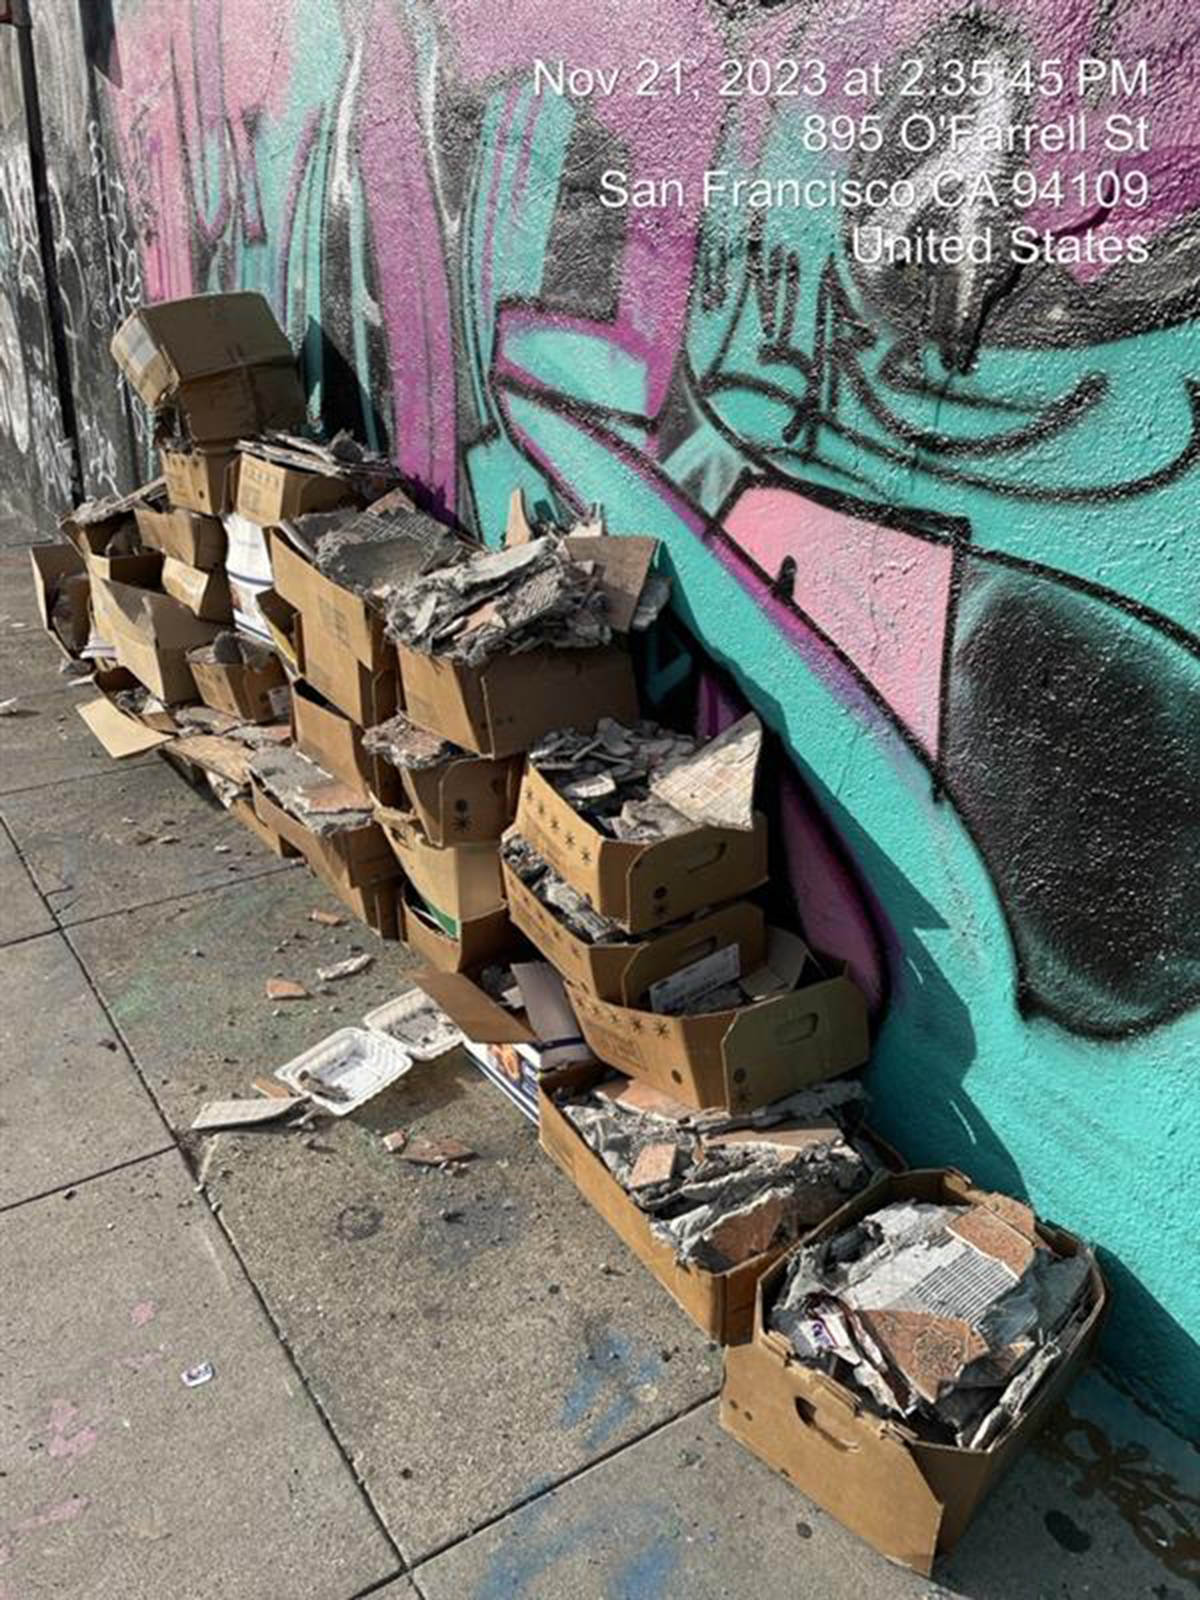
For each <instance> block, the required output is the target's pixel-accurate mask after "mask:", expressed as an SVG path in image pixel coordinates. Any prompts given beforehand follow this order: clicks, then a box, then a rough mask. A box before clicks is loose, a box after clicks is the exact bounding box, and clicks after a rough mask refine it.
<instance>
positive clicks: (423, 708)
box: [397, 645, 639, 759]
mask: <svg viewBox="0 0 1200 1600" xmlns="http://www.w3.org/2000/svg"><path fill="white" fill-rule="evenodd" d="M397 653H398V655H399V660H400V678H401V682H402V684H403V688H404V706H405V711H406V714H407V715H408V716H409V717H410V718H411V719H412V721H413V722H415V723H416V724H417V726H418V727H421V728H425V729H426V730H428V731H429V732H430V733H439V734H441V736H442V737H443V738H444V739H449V740H451V741H452V742H453V743H454V744H457V745H461V746H462V748H463V749H464V750H470V751H473V752H474V753H475V754H476V755H480V756H490V757H492V758H493V759H500V758H502V757H504V756H515V755H520V754H522V753H523V752H524V751H526V750H528V749H529V748H530V746H531V745H534V744H536V743H537V741H538V740H539V739H540V738H541V737H542V735H543V734H546V733H549V732H550V731H551V730H552V729H555V728H561V727H563V726H570V727H573V728H579V729H581V730H585V731H587V730H591V729H593V728H594V727H595V726H596V724H597V722H598V721H599V720H600V718H601V717H615V718H616V719H617V721H619V722H636V721H637V718H638V715H639V712H638V702H637V684H636V682H635V681H634V676H633V665H632V662H631V660H630V657H629V654H628V652H627V651H626V649H625V648H624V646H623V645H609V646H606V647H604V648H603V649H599V650H530V651H527V652H526V653H525V654H524V655H518V656H497V657H496V658H495V660H493V661H490V662H488V663H487V665H486V666H483V667H469V666H467V665H465V664H464V663H463V662H460V661H452V660H450V659H448V658H446V657H438V656H427V655H422V654H421V653H420V652H418V651H416V650H411V649H409V648H408V647H407V646H406V645H401V646H400V647H399V649H398V652H397ZM564 716H566V717H569V718H570V719H571V720H570V722H569V724H564V721H563V718H564Z"/></svg>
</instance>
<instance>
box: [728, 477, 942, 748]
mask: <svg viewBox="0 0 1200 1600" xmlns="http://www.w3.org/2000/svg"><path fill="white" fill-rule="evenodd" d="M724 525H725V530H726V532H727V533H728V535H729V537H730V538H731V539H732V540H733V542H734V544H735V545H737V546H738V548H739V549H741V550H742V551H744V552H745V554H746V555H747V556H749V557H750V559H751V560H752V561H753V562H754V564H755V565H756V566H757V567H759V568H760V569H761V570H762V572H764V573H765V574H766V579H767V582H768V583H770V582H772V581H773V580H774V579H775V577H776V576H777V574H778V572H779V569H780V567H781V565H782V564H783V561H784V559H785V557H787V556H791V558H792V559H793V561H795V563H796V583H795V589H794V594H793V598H794V603H795V605H796V607H797V609H798V610H799V611H801V612H802V613H803V615H804V617H805V618H806V619H807V621H808V622H809V623H810V624H811V625H812V626H813V627H814V628H816V629H817V630H818V631H819V632H820V633H821V634H823V635H824V637H825V638H826V639H827V640H828V641H829V643H830V644H832V645H833V646H834V648H835V649H836V650H838V651H839V652H840V653H841V655H842V656H844V657H845V659H846V660H847V661H848V662H849V663H850V664H851V666H853V667H854V668H855V670H856V671H857V672H858V673H859V674H860V676H861V677H862V678H863V680H864V681H865V682H866V683H868V684H870V685H871V687H872V688H873V689H874V690H875V691H876V693H877V694H878V695H879V696H880V698H881V699H882V700H883V701H884V702H885V703H886V704H887V705H888V706H889V708H890V709H891V711H892V713H893V715H894V716H895V717H896V718H897V720H898V721H899V722H900V723H901V724H902V725H903V726H904V727H905V728H907V729H908V731H909V732H910V733H911V734H912V736H913V737H914V738H915V739H916V740H917V741H918V742H919V743H920V744H921V745H922V746H923V748H924V749H925V750H926V752H927V753H928V755H929V756H930V758H931V759H933V760H936V759H937V755H938V729H939V720H940V703H941V675H942V653H943V649H944V647H945V642H946V628H947V625H948V619H949V607H950V576H951V569H952V565H953V559H954V554H953V550H952V548H951V546H950V545H949V544H941V543H935V542H932V541H930V540H928V539H924V538H920V537H918V536H917V535H915V534H910V533H904V532H902V531H900V530H898V529H896V528H885V527H883V526H881V525H880V524H879V523H875V522H868V521H865V520H863V519H860V518H857V517H852V516H849V515H847V514H846V513H844V512H841V511H836V510H833V509H831V508H830V507H827V506H822V505H818V504H816V503H815V502H814V501H812V500H808V499H806V498H805V497H804V496H803V495H798V494H794V493H793V492H792V491H791V490H788V489H776V488H759V489H749V490H747V492H746V493H745V494H743V495H742V496H741V497H740V499H739V500H738V501H737V503H736V505H734V507H733V509H732V510H731V511H730V512H729V514H728V515H727V516H726V518H725V524H724Z"/></svg>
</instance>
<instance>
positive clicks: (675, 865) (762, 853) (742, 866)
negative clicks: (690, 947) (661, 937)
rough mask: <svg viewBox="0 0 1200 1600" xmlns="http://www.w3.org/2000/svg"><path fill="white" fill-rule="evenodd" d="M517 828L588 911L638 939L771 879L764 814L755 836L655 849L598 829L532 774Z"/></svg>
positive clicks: (723, 835)
mask: <svg viewBox="0 0 1200 1600" xmlns="http://www.w3.org/2000/svg"><path fill="white" fill-rule="evenodd" d="M516 826H517V832H518V833H520V834H521V835H522V836H523V837H524V838H525V839H527V840H528V841H529V843H530V844H531V845H532V846H533V848H534V849H535V850H536V851H537V852H538V854H539V855H540V856H543V857H544V858H545V859H546V860H547V861H548V862H549V863H550V865H551V866H552V867H553V868H554V870H555V872H557V873H558V874H559V876H560V877H562V878H565V879H566V881H567V882H568V883H569V884H570V885H571V887H572V888H573V889H577V890H578V891H579V893H580V894H581V895H583V896H584V898H585V899H586V900H587V902H588V904H589V905H591V906H592V907H593V908H594V909H595V910H596V911H599V912H600V913H601V915H603V916H606V917H611V918H612V919H613V921H614V922H619V923H620V924H621V926H622V927H623V928H625V929H627V930H628V931H630V932H631V933H649V932H651V931H652V930H653V929H654V928H661V927H663V926H665V925H666V924H667V923H671V922H678V921H680V920H681V918H683V917H686V916H687V915H688V914H689V913H690V912H693V911H699V910H700V909H701V908H702V907H704V906H712V905H720V904H721V903H722V901H725V900H736V899H738V898H739V897H740V896H742V895H746V894H749V893H750V891H751V890H752V889H756V888H757V887H758V886H759V884H761V883H763V882H765V880H766V876H767V823H766V818H765V817H763V816H762V815H761V814H760V815H756V817H755V825H754V829H753V831H752V832H744V831H743V830H742V829H739V828H708V827H697V828H690V829H689V830H688V831H687V832H686V833H680V834H676V835H674V836H673V837H672V838H668V839H662V840H659V841H658V842H657V843H655V844H632V843H630V842H628V841H626V840H624V839H610V838H609V837H608V835H607V834H604V833H601V832H600V830H599V829H598V828H594V827H593V826H592V825H591V823H589V822H588V820H587V819H586V817H583V816H581V815H580V814H579V812H577V811H576V810H575V809H574V807H573V806H572V805H571V803H570V802H569V801H568V800H565V799H564V798H563V797H562V795H560V794H559V793H558V791H557V790H556V789H555V788H554V787H553V785H552V784H550V783H548V782H547V781H546V779H545V778H544V777H543V776H542V775H541V773H540V772H536V771H534V769H533V768H532V767H529V768H527V769H526V772H525V777H524V779H523V780H522V783H521V798H520V801H519V803H518V806H517V824H516Z"/></svg>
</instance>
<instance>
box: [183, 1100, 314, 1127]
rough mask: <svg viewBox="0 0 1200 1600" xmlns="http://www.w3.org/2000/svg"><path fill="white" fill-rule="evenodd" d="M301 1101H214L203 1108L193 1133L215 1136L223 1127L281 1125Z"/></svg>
mask: <svg viewBox="0 0 1200 1600" xmlns="http://www.w3.org/2000/svg"><path fill="white" fill-rule="evenodd" d="M302 1104H303V1101H301V1100H298V1099H287V1100H267V1099H262V1100H212V1101H210V1102H209V1103H208V1105H206V1106H202V1107H201V1108H200V1111H199V1113H198V1114H197V1116H196V1118H195V1120H194V1121H193V1123H192V1132H193V1133H215V1132H217V1131H218V1129H221V1128H251V1127H254V1126H256V1125H257V1124H258V1123H262V1122H278V1121H279V1119H280V1118H281V1117H286V1116H287V1115H288V1114H289V1112H291V1110H292V1109H293V1107H295V1106H298V1105H302Z"/></svg>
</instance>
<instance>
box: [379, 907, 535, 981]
mask: <svg viewBox="0 0 1200 1600" xmlns="http://www.w3.org/2000/svg"><path fill="white" fill-rule="evenodd" d="M403 912H404V932H403V935H402V937H403V939H404V942H405V943H406V944H407V945H408V946H409V948H410V949H411V950H412V951H413V953H414V954H415V955H417V956H419V957H420V959H421V960H422V961H423V962H425V963H426V965H427V966H430V967H436V968H437V970H438V971H439V972H466V973H471V972H478V971H479V970H480V968H481V967H486V966H489V965H490V964H491V963H492V962H495V961H503V960H506V959H507V958H508V957H510V956H511V955H512V954H513V952H514V951H515V950H517V949H519V948H520V944H521V941H520V939H519V938H518V936H517V935H516V933H515V932H514V931H513V925H512V923H511V922H510V921H509V920H508V909H507V907H501V909H500V910H499V911H494V912H492V914H491V915H490V916H487V917H480V918H479V919H478V920H477V921H474V922H464V923H461V924H460V925H459V929H458V937H457V938H456V939H454V938H451V937H450V935H449V934H448V933H446V932H445V930H444V929H443V928H441V927H439V925H438V924H437V923H436V922H435V921H434V920H433V918H432V917H430V915H429V914H428V912H426V911H424V909H423V908H422V907H421V906H420V905H418V904H417V896H416V895H415V893H414V892H413V891H412V890H410V889H409V888H407V887H406V888H405V890H404V898H403Z"/></svg>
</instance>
